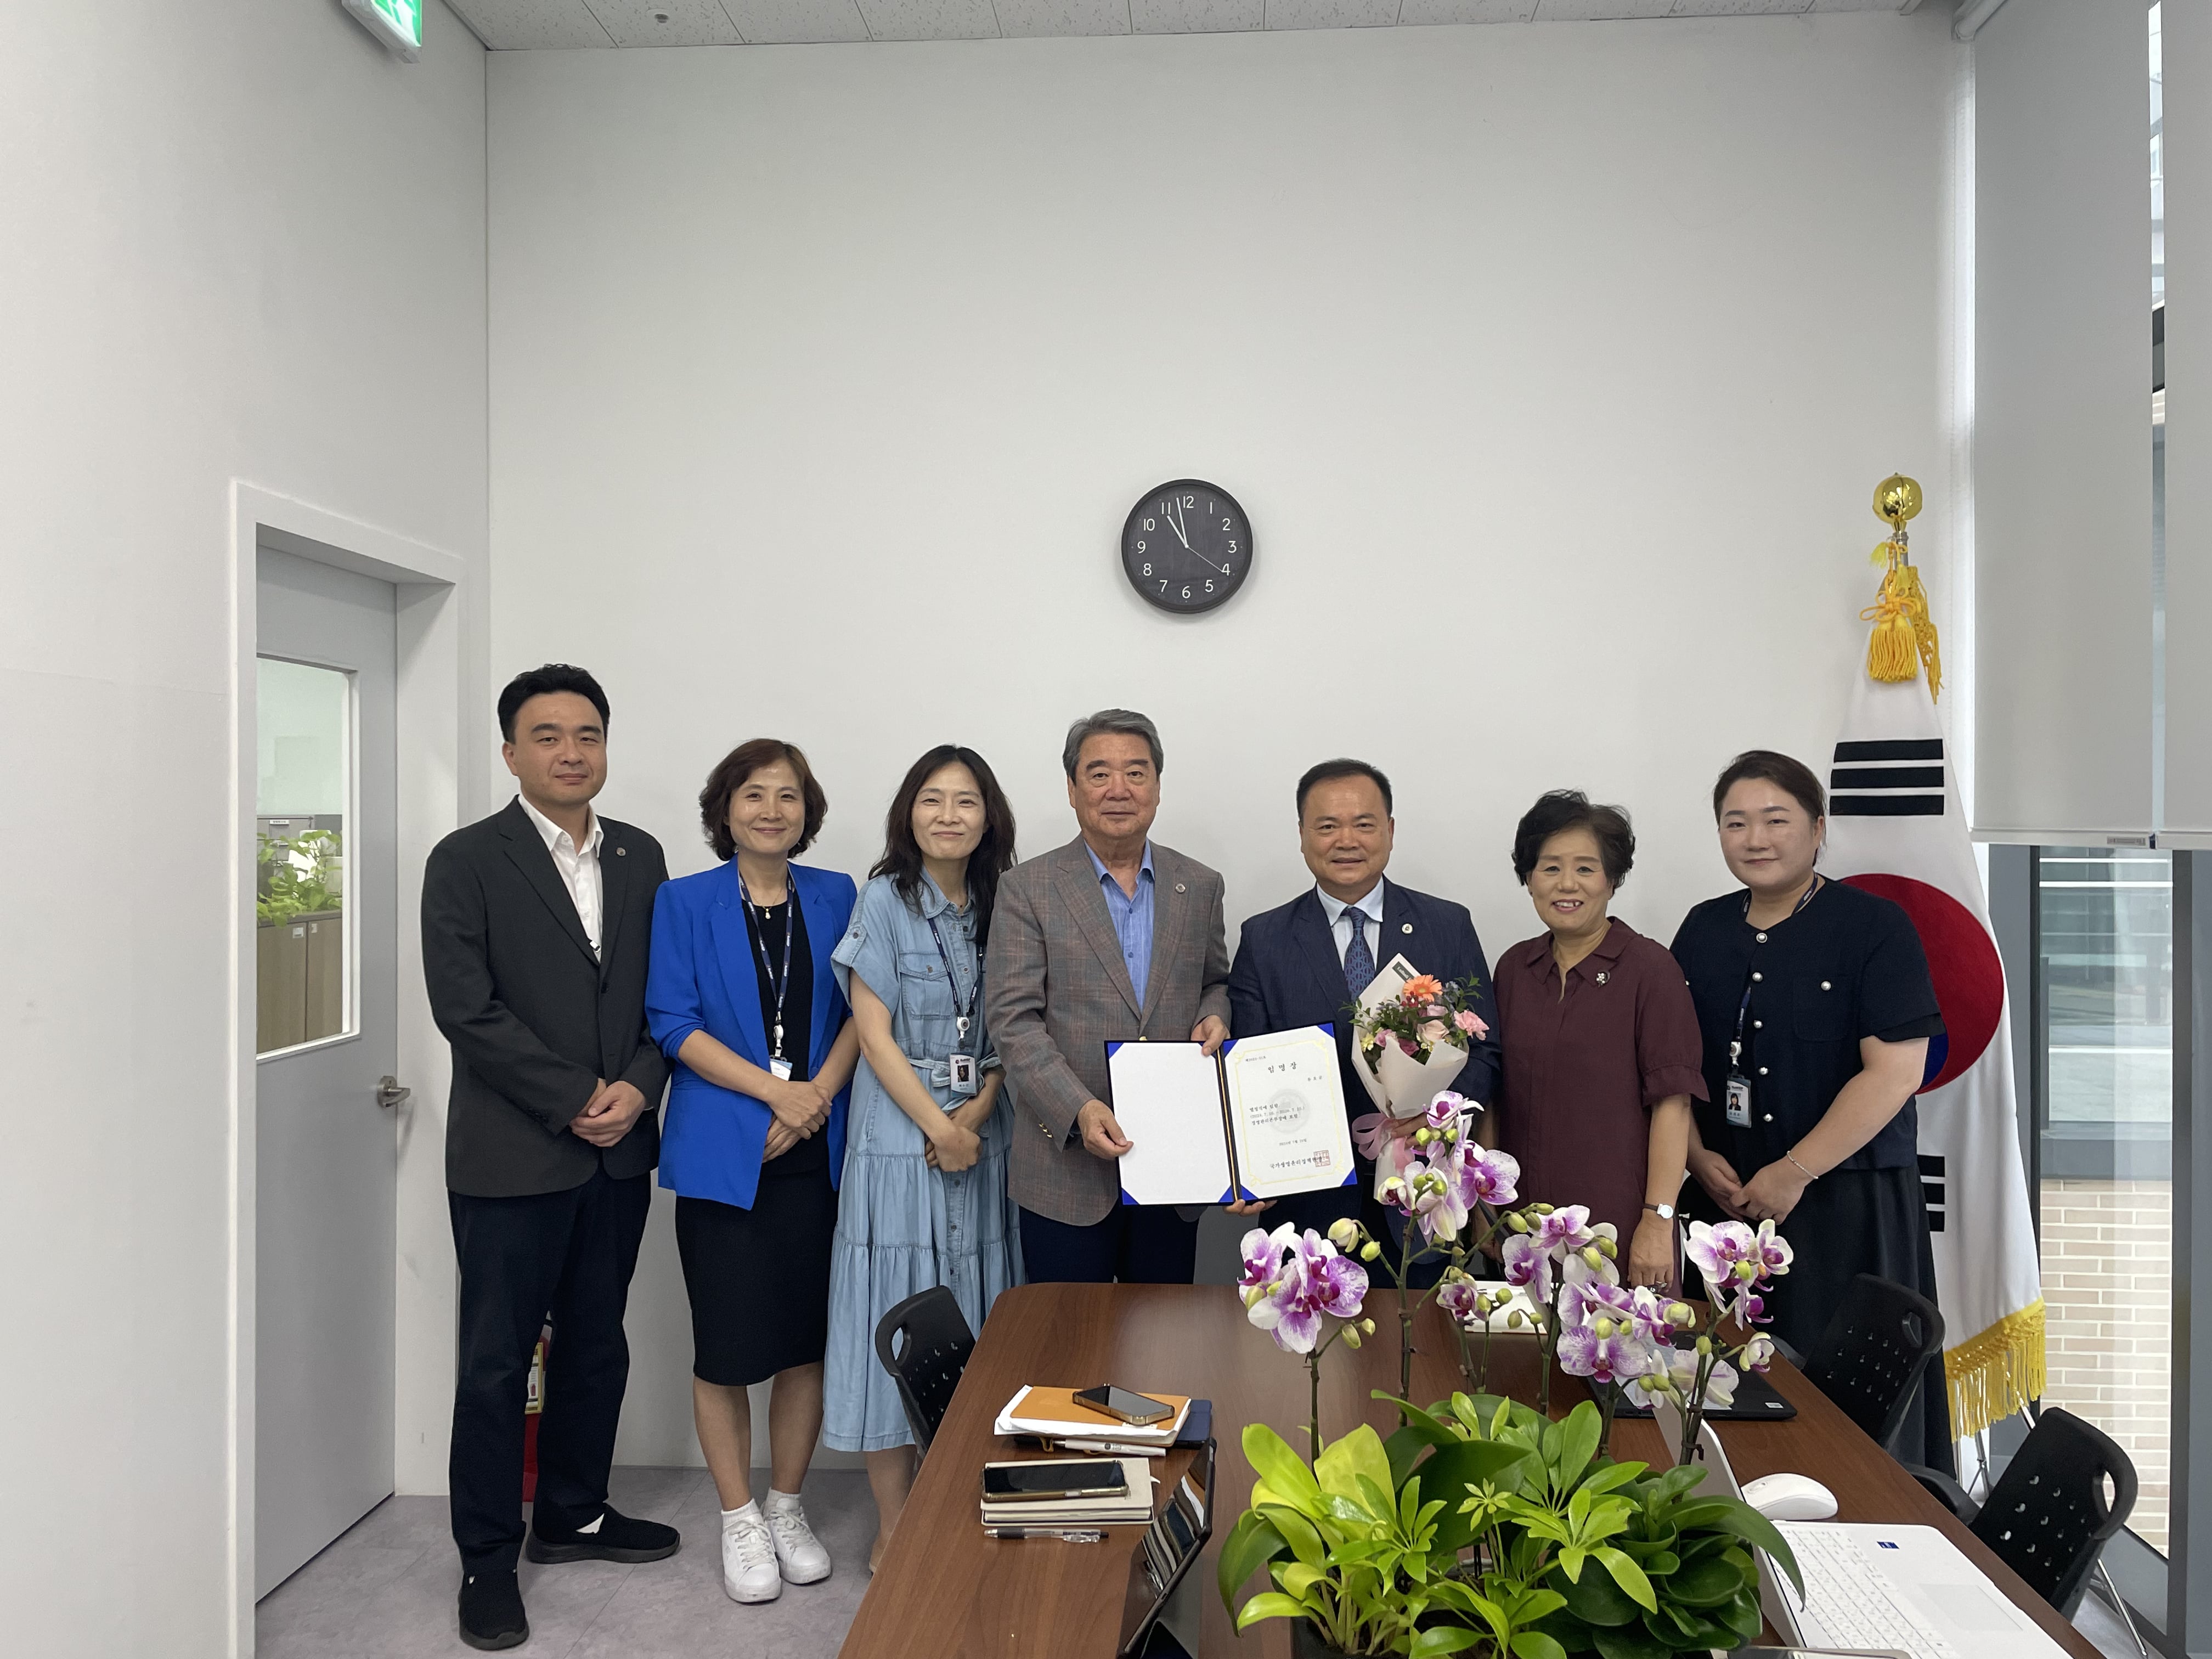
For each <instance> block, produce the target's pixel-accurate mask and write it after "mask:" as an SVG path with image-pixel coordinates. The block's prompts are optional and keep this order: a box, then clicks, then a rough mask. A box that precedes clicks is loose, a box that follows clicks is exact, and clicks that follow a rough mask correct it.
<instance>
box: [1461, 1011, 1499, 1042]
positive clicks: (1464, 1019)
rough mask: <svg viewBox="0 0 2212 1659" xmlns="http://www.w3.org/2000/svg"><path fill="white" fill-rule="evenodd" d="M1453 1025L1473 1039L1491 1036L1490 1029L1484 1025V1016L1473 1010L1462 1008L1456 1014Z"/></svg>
mask: <svg viewBox="0 0 2212 1659" xmlns="http://www.w3.org/2000/svg"><path fill="white" fill-rule="evenodd" d="M1452 1024H1455V1025H1456V1026H1458V1027H1459V1029H1460V1030H1462V1031H1464V1032H1466V1033H1467V1035H1468V1036H1471V1037H1477V1038H1480V1037H1486V1036H1489V1035H1490V1027H1488V1026H1487V1025H1485V1024H1483V1023H1482V1016H1481V1015H1480V1014H1478V1013H1476V1012H1474V1009H1472V1008H1462V1009H1461V1010H1460V1011H1459V1012H1457V1013H1455V1014H1454V1015H1453V1016H1452Z"/></svg>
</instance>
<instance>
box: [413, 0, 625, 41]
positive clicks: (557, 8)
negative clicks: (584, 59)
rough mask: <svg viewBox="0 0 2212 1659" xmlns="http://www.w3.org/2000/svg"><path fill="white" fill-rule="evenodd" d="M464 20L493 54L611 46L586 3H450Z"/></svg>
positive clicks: (551, 0)
mask: <svg viewBox="0 0 2212 1659" xmlns="http://www.w3.org/2000/svg"><path fill="white" fill-rule="evenodd" d="M451 3H452V5H453V10H454V12H455V13H456V14H457V15H459V18H460V20H461V21H463V22H464V23H466V24H467V25H468V26H469V27H470V28H471V29H472V30H473V31H475V33H476V37H477V40H481V41H483V43H484V45H486V46H489V47H490V48H491V49H492V50H493V51H494V52H528V51H531V50H532V49H534V48H538V47H545V46H556V47H557V46H612V45H614V42H613V41H612V40H610V39H608V37H607V32H606V30H605V29H603V28H601V27H599V19H598V18H596V17H594V16H592V9H591V8H590V7H589V6H587V5H586V4H585V3H584V0H451Z"/></svg>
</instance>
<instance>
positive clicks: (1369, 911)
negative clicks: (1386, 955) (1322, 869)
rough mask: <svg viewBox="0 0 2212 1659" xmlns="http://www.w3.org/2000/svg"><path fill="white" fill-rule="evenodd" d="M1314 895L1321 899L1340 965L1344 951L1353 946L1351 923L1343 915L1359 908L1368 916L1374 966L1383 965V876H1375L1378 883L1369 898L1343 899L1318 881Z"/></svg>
mask: <svg viewBox="0 0 2212 1659" xmlns="http://www.w3.org/2000/svg"><path fill="white" fill-rule="evenodd" d="M1314 896H1315V897H1316V898H1317V899H1319V900H1320V901H1321V908H1322V915H1326V916H1327V917H1328V936H1329V937H1330V938H1331V939H1334V940H1335V941H1336V960H1337V965H1338V966H1340V967H1341V966H1342V965H1343V963H1344V953H1345V952H1346V951H1349V950H1350V949H1351V948H1352V924H1351V923H1350V922H1348V921H1346V920H1345V919H1344V918H1345V916H1346V914H1347V913H1348V912H1350V911H1353V910H1357V911H1358V912H1359V914H1360V915H1363V916H1364V917H1366V918H1367V921H1366V922H1365V924H1364V926H1365V927H1366V930H1367V948H1368V949H1369V950H1370V951H1372V952H1374V955H1375V965H1376V967H1377V968H1380V967H1381V966H1382V965H1383V881H1382V878H1380V877H1377V878H1376V882H1375V884H1374V885H1373V886H1372V887H1370V888H1369V889H1368V890H1367V896H1366V897H1364V898H1357V899H1354V900H1352V902H1351V903H1349V904H1346V902H1344V901H1343V900H1342V899H1334V898H1331V897H1330V896H1328V894H1327V893H1324V892H1323V891H1322V890H1321V888H1320V886H1319V885H1318V884H1316V886H1315V888H1314Z"/></svg>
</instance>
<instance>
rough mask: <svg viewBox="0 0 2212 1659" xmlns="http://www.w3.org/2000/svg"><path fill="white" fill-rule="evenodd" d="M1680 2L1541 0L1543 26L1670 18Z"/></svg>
mask: <svg viewBox="0 0 2212 1659" xmlns="http://www.w3.org/2000/svg"><path fill="white" fill-rule="evenodd" d="M1680 3H1681V0H1542V3H1541V4H1540V5H1539V6H1538V7H1537V8H1536V21H1538V22H1540V23H1589V22H1598V21H1603V20H1605V19H1607V18H1613V17H1671V16H1673V15H1674V8H1675V7H1676V6H1678V5H1680Z"/></svg>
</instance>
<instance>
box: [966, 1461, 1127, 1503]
mask: <svg viewBox="0 0 2212 1659" xmlns="http://www.w3.org/2000/svg"><path fill="white" fill-rule="evenodd" d="M1128 1490H1129V1482H1128V1478H1127V1476H1126V1475H1124V1474H1122V1473H1121V1464H1120V1463H1118V1462H1115V1460H1114V1459H1113V1458H1110V1457H1085V1458H1079V1459H1075V1460H1073V1461H1070V1462H1063V1463H1043V1462H1036V1463H986V1464H984V1465H983V1497H984V1499H985V1501H986V1502H988V1503H994V1504H1006V1503H1015V1502H1018V1501H1020V1500H1022V1499H1024V1498H1119V1497H1120V1496H1121V1494H1122V1493H1123V1492H1127V1491H1128Z"/></svg>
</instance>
